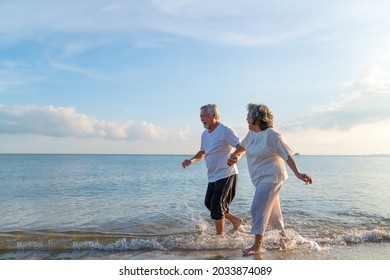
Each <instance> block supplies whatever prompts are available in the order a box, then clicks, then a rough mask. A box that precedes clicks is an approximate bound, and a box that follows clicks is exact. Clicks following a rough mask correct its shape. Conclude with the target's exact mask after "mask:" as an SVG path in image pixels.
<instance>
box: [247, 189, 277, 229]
mask: <svg viewBox="0 0 390 280" xmlns="http://www.w3.org/2000/svg"><path fill="white" fill-rule="evenodd" d="M282 185H283V182H280V183H260V184H258V185H257V186H256V191H255V195H254V197H253V201H252V206H251V215H252V231H251V233H252V234H261V235H264V233H265V230H266V229H267V225H268V223H270V226H271V227H272V228H274V229H277V230H284V223H283V216H282V211H281V209H280V201H279V191H280V189H281V188H282Z"/></svg>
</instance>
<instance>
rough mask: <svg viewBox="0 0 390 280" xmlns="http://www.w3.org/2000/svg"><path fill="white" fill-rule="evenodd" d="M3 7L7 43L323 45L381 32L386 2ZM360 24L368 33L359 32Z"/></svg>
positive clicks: (173, 1) (183, 1)
mask: <svg viewBox="0 0 390 280" xmlns="http://www.w3.org/2000/svg"><path fill="white" fill-rule="evenodd" d="M3 2H4V3H2V9H1V10H0V18H2V21H1V25H0V36H1V37H3V39H7V38H8V40H11V41H12V40H15V39H16V40H18V39H20V38H25V37H30V39H31V38H35V39H37V38H40V39H41V40H43V41H44V42H45V43H46V39H47V36H48V35H49V36H53V35H55V34H59V33H60V34H63V35H65V36H67V35H69V34H74V33H76V34H84V33H88V35H89V36H91V35H93V34H95V35H96V34H99V36H96V40H97V41H98V42H101V40H102V39H101V38H102V37H105V38H114V37H115V38H119V37H118V36H120V37H121V38H128V37H129V35H135V36H136V37H137V38H138V39H137V40H143V39H144V38H142V36H143V35H144V34H145V33H149V32H152V33H154V34H155V33H156V32H158V33H161V34H166V35H168V36H178V37H184V38H191V39H195V40H199V41H202V42H209V43H210V42H211V43H222V44H232V45H263V44H269V43H272V44H273V43H280V42H286V41H289V40H292V39H294V38H295V39H300V40H301V39H302V38H304V37H307V36H309V37H311V38H312V40H313V41H315V40H318V41H322V43H323V42H324V38H327V39H326V40H329V39H331V38H335V39H336V40H339V39H340V36H337V34H346V33H348V34H351V35H353V34H354V35H353V36H356V38H362V37H364V36H363V35H364V34H362V33H358V34H357V33H356V30H359V31H360V32H362V31H364V33H365V35H369V34H372V33H373V32H370V30H372V29H371V27H372V25H371V24H372V23H373V24H375V27H377V28H375V32H374V33H375V34H377V35H382V34H383V32H381V31H386V29H385V28H386V26H387V24H386V23H388V16H387V13H386V7H388V5H389V3H388V2H387V1H382V0H373V1H359V2H358V3H355V2H356V1H354V2H352V3H349V2H347V3H345V2H343V1H341V2H340V1H315V2H313V1H306V0H301V1H294V2H291V3H290V2H288V1H257V0H245V1H234V0H223V1H222V0H214V1H207V0H180V1H179V0H170V1H162V0H149V1H147V0H144V1H109V2H107V1H101V0H100V1H96V0H95V1H63V2H58V1H39V2H38V3H36V2H31V1H30V2H28V1H3ZM373 7H380V8H376V9H374V8H373ZM352 11H353V12H352ZM367 11H369V13H367ZM376 22H381V24H376ZM365 26H369V27H370V30H363V29H364V27H365ZM341 30H349V31H350V32H342V31H341ZM317 31H321V35H318V33H317V34H316V32H317ZM315 34H316V35H315ZM313 35H315V36H313ZM344 39H345V38H344ZM326 40H325V41H326ZM80 41H82V39H81V38H80ZM135 43H137V42H135ZM72 44H73V43H70V44H69V45H67V48H68V50H70V51H74V52H78V51H80V49H79V47H78V46H77V45H72ZM150 44H151V43H150Z"/></svg>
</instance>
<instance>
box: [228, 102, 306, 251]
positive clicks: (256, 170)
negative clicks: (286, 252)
mask: <svg viewBox="0 0 390 280" xmlns="http://www.w3.org/2000/svg"><path fill="white" fill-rule="evenodd" d="M246 120H247V122H248V128H249V132H248V134H247V135H246V137H245V138H244V139H243V140H242V141H241V143H240V144H239V145H238V146H237V148H236V150H235V152H234V153H233V154H232V155H231V156H230V158H229V159H228V165H233V164H235V163H237V162H238V160H239V159H240V158H241V156H242V155H243V153H244V152H246V158H247V163H248V170H249V173H250V177H251V180H252V183H253V184H254V186H255V187H256V190H255V194H254V197H253V201H252V206H251V217H252V230H251V233H252V234H254V235H255V242H254V244H253V246H252V247H249V248H246V249H243V253H244V254H245V255H249V254H253V253H257V252H260V251H261V249H262V244H263V236H264V233H265V230H266V228H267V225H268V223H270V225H271V226H272V227H273V228H275V229H277V230H279V231H280V235H281V239H280V241H281V244H280V245H281V247H282V248H286V246H287V243H288V242H289V240H288V239H287V237H286V235H285V232H284V223H283V217H282V212H281V209H280V202H279V191H280V189H281V187H282V185H283V182H284V181H285V180H286V179H287V177H288V176H287V171H286V167H285V164H284V161H285V162H286V163H287V165H288V166H289V167H290V168H291V170H292V171H293V172H294V174H295V176H297V178H298V179H300V180H302V181H304V182H305V183H306V184H311V183H312V180H311V178H310V177H309V176H308V175H306V174H304V173H301V172H300V171H299V169H298V167H297V164H296V163H295V161H294V159H293V157H292V155H291V153H292V150H291V149H290V148H289V147H288V146H287V145H286V143H285V142H284V141H283V139H282V137H281V135H280V133H279V132H278V131H276V130H275V129H274V128H273V115H272V112H271V111H270V110H269V109H268V107H267V106H265V105H262V104H248V115H247V119H246Z"/></svg>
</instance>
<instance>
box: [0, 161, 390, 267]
mask: <svg viewBox="0 0 390 280" xmlns="http://www.w3.org/2000/svg"><path fill="white" fill-rule="evenodd" d="M188 157H189V156H188V155H100V154H99V155H92V154H0V211H1V215H0V260H31V259H35V260H37V259H38V260H58V259H61V260H64V259H70V260H84V259H89V260H94V259H98V260H102V259H103V260H105V259H107V260H113V259H116V260H117V259H133V260H135V259H138V260H144V259H145V260H146V259H177V260H180V259H184V260H191V259H239V258H242V257H243V256H242V254H241V248H244V247H247V246H250V245H252V243H253V238H254V237H253V235H251V234H250V233H248V232H234V231H233V228H232V225H231V224H230V223H229V222H228V221H226V228H225V232H226V234H225V235H224V236H216V235H215V229H214V224H213V221H212V220H211V219H210V214H209V212H208V210H207V209H206V207H205V206H204V204H203V200H204V195H205V192H206V187H207V176H206V167H205V163H204V161H202V162H198V163H194V164H192V165H191V166H189V167H188V168H186V169H184V168H183V167H182V166H181V163H182V161H183V160H184V159H186V158H188ZM294 158H295V160H296V162H297V164H298V166H299V168H300V170H301V171H303V172H305V173H307V174H309V175H310V176H311V177H312V179H313V184H312V185H305V184H304V183H303V182H302V181H300V180H298V179H297V178H296V177H295V176H294V175H293V174H292V173H291V171H290V170H288V172H289V178H288V179H287V181H286V182H285V183H284V185H283V187H282V190H281V193H280V200H281V207H282V212H283V217H284V221H285V227H286V233H287V236H288V237H289V238H290V239H291V240H292V241H293V242H292V243H293V245H291V246H292V247H291V248H288V249H287V250H281V249H280V247H279V242H278V241H279V234H278V232H277V231H275V230H273V229H272V228H268V230H267V232H266V234H265V236H264V249H265V253H264V254H263V256H262V257H260V258H270V259H340V258H341V259H343V258H344V259H345V258H346V259H350V258H351V259H370V258H374V259H376V258H378V259H390V246H389V245H390V206H389V201H390V183H389V182H390V157H389V156H311V155H296V156H295V157H294ZM238 168H239V175H238V186H237V192H236V197H235V198H234V200H233V202H232V204H231V206H230V211H231V212H232V213H233V214H234V215H236V216H239V217H241V218H243V220H244V224H243V229H244V231H250V228H251V217H250V205H251V202H252V198H253V194H254V186H253V185H252V182H251V180H250V178H249V174H248V169H247V164H246V160H245V157H243V158H242V160H241V161H240V162H239V163H238ZM362 246H363V247H362ZM367 250H368V251H367ZM267 252H268V253H267ZM345 252H348V253H345ZM368 252H377V254H374V255H372V254H369V253H368Z"/></svg>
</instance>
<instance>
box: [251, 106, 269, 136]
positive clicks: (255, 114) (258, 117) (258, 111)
mask: <svg viewBox="0 0 390 280" xmlns="http://www.w3.org/2000/svg"><path fill="white" fill-rule="evenodd" d="M248 113H250V114H251V116H252V121H253V124H255V123H256V122H257V121H258V122H259V127H260V129H261V130H266V129H267V128H269V127H273V126H274V123H273V122H274V116H273V114H272V112H271V110H270V109H269V108H268V107H267V106H266V105H263V104H254V103H249V104H248Z"/></svg>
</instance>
